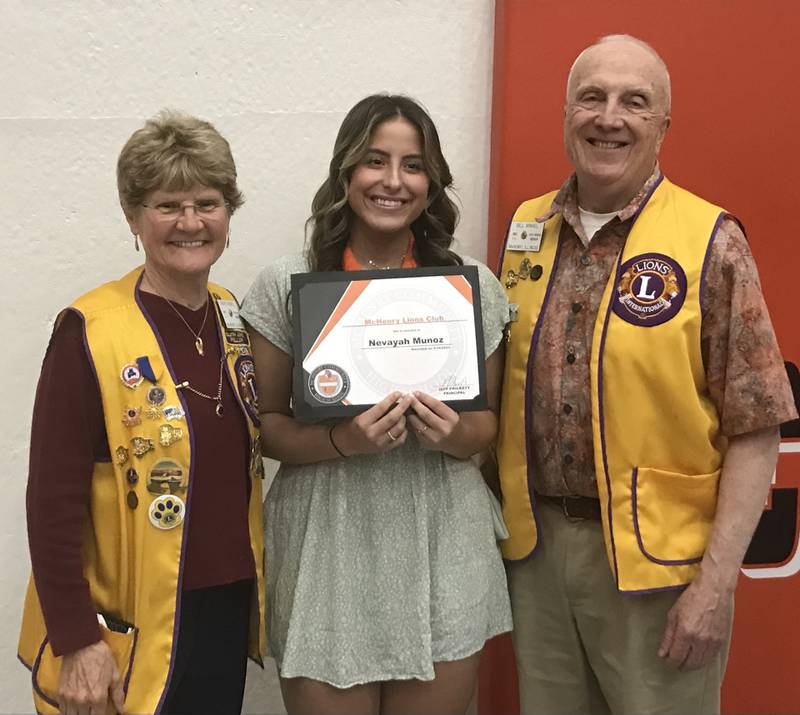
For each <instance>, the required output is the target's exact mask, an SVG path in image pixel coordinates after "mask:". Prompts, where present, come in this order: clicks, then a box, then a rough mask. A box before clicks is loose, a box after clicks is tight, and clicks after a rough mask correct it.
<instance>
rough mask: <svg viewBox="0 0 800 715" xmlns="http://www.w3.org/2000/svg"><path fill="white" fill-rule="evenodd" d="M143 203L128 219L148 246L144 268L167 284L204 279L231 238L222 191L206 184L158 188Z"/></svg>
mask: <svg viewBox="0 0 800 715" xmlns="http://www.w3.org/2000/svg"><path fill="white" fill-rule="evenodd" d="M144 204H146V206H141V207H139V209H138V210H137V211H136V212H135V213H134V214H132V215H131V216H129V217H128V224H129V225H130V227H131V231H133V233H135V234H138V235H139V238H140V240H141V242H142V246H143V247H144V252H145V271H146V272H147V273H148V274H149V275H155V276H157V277H158V278H160V279H161V281H163V282H167V284H169V283H170V282H181V281H182V280H184V279H185V278H187V277H189V276H191V277H194V278H202V279H203V280H205V278H206V277H207V276H208V271H209V269H210V268H211V266H212V265H213V264H214V263H215V262H216V261H217V259H218V258H219V257H220V256H221V255H222V251H223V250H224V249H225V241H226V239H227V236H228V225H229V222H230V215H229V213H228V208H227V207H226V206H225V202H224V199H223V196H222V193H221V192H220V191H218V190H217V189H212V188H210V187H207V186H195V187H192V188H191V189H188V190H186V191H164V190H162V189H157V190H155V191H151V192H149V193H148V194H147V195H146V196H145V200H144ZM189 204H194V206H195V207H196V208H193V207H191V206H189ZM178 207H181V208H180V210H179V211H178V213H177V215H174V214H175V209H177V208H178Z"/></svg>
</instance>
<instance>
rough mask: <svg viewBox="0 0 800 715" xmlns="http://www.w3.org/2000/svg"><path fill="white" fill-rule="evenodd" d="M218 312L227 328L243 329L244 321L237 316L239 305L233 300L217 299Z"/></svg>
mask: <svg viewBox="0 0 800 715" xmlns="http://www.w3.org/2000/svg"><path fill="white" fill-rule="evenodd" d="M217 305H218V306H219V312H220V314H221V315H222V320H223V322H224V323H225V327H226V328H227V329H228V330H245V327H244V323H243V322H242V319H241V317H239V306H238V305H236V301H235V300H218V301H217Z"/></svg>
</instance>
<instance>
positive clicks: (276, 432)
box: [261, 412, 342, 464]
mask: <svg viewBox="0 0 800 715" xmlns="http://www.w3.org/2000/svg"><path fill="white" fill-rule="evenodd" d="M329 431H330V425H325V424H304V423H302V422H298V421H297V420H296V419H294V418H293V417H289V415H284V414H280V413H278V412H268V413H265V414H262V415H261V447H262V451H263V453H264V456H265V457H269V458H270V459H275V460H277V461H279V462H282V463H284V464H313V463H315V462H322V461H325V460H327V459H338V458H340V457H341V456H342V455H341V454H339V453H338V452H337V451H336V449H335V448H334V446H333V444H332V443H331V439H330V436H329ZM334 439H335V437H334ZM337 446H339V445H337ZM339 449H342V448H341V446H339Z"/></svg>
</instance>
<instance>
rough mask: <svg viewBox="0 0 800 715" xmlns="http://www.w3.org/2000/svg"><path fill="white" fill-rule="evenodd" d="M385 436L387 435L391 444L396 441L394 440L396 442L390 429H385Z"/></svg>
mask: <svg viewBox="0 0 800 715" xmlns="http://www.w3.org/2000/svg"><path fill="white" fill-rule="evenodd" d="M386 434H387V435H389V439H390V440H392V442H394V441H396V440H397V437H395V436H394V435H393V434H392V430H390V429H387V430H386Z"/></svg>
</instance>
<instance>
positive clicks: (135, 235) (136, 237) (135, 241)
mask: <svg viewBox="0 0 800 715" xmlns="http://www.w3.org/2000/svg"><path fill="white" fill-rule="evenodd" d="M133 245H134V246H136V250H137V251H138V250H139V234H138V233H134V234H133Z"/></svg>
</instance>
